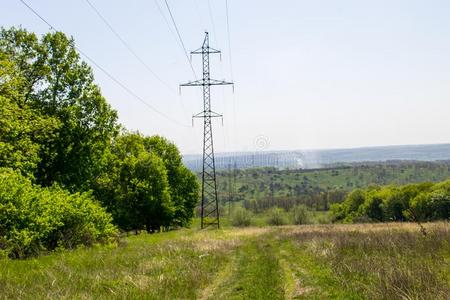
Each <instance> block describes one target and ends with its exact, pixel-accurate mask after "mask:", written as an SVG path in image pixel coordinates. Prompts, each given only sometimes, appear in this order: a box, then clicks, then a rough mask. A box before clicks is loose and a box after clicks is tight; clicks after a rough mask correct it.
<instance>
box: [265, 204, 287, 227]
mask: <svg viewBox="0 0 450 300" xmlns="http://www.w3.org/2000/svg"><path fill="white" fill-rule="evenodd" d="M267 223H268V224H269V225H273V226H280V225H284V224H286V219H285V217H284V210H282V209H281V208H279V207H274V208H272V209H270V210H269V217H268V219H267Z"/></svg>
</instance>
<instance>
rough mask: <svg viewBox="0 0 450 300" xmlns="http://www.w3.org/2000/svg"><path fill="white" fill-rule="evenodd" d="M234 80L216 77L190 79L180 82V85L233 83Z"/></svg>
mask: <svg viewBox="0 0 450 300" xmlns="http://www.w3.org/2000/svg"><path fill="white" fill-rule="evenodd" d="M232 84H234V82H230V81H225V80H216V79H209V80H205V79H200V80H194V81H188V82H186V83H182V84H180V86H204V85H232Z"/></svg>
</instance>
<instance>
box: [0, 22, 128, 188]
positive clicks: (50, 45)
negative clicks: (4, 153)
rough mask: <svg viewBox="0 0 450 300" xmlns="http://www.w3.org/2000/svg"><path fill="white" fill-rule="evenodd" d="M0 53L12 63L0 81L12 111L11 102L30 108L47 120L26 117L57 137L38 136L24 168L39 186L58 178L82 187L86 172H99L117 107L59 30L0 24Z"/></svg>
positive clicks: (93, 174)
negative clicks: (31, 157) (37, 32)
mask: <svg viewBox="0 0 450 300" xmlns="http://www.w3.org/2000/svg"><path fill="white" fill-rule="evenodd" d="M0 53H2V54H3V58H4V60H6V62H4V63H3V64H5V65H8V66H10V69H14V72H12V71H9V73H8V74H11V75H9V77H12V79H10V80H6V82H5V83H3V82H2V84H1V87H0V90H1V91H2V93H1V96H3V97H5V98H6V99H8V101H9V102H10V106H12V107H11V108H10V111H12V114H17V113H16V112H17V109H16V107H14V105H18V106H19V107H20V108H22V109H25V108H26V107H29V108H30V109H33V111H34V112H37V113H38V115H39V116H41V118H44V119H52V121H51V122H50V124H49V123H45V122H44V123H42V122H38V121H36V122H32V121H31V120H30V118H31V117H29V116H28V117H27V118H25V121H26V123H27V124H30V126H32V127H33V130H41V131H46V132H48V131H50V132H52V134H53V136H54V137H57V138H48V136H47V137H46V138H44V139H41V140H40V141H39V142H38V144H39V147H38V149H36V151H35V152H36V153H35V154H34V155H38V156H39V158H38V159H34V165H36V166H34V165H33V166H32V167H29V168H28V169H27V172H31V170H30V168H31V169H34V170H33V174H34V176H35V178H36V180H37V182H38V183H40V184H42V185H45V186H50V185H52V184H53V183H54V182H58V183H59V184H62V185H64V186H65V187H66V188H68V189H69V190H71V191H73V192H75V191H83V190H88V189H89V188H90V185H91V183H92V182H91V180H92V178H94V177H96V176H99V174H100V173H101V172H102V168H103V167H104V165H102V156H103V153H104V152H105V150H106V149H107V148H108V147H109V144H110V142H111V140H112V139H113V138H114V137H115V136H116V135H117V133H118V128H119V125H118V123H117V113H116V112H115V111H114V110H112V109H111V107H110V106H109V104H107V102H106V100H105V99H104V98H103V97H102V95H101V93H100V90H99V88H98V87H97V86H96V85H95V84H94V77H93V74H92V70H91V68H90V67H89V66H88V65H87V64H86V63H84V62H82V61H81V60H80V56H79V54H78V53H77V51H76V49H75V45H74V41H73V40H72V39H69V38H67V37H66V36H65V35H64V34H63V33H61V32H56V33H48V34H46V35H44V36H43V37H42V38H41V39H38V38H37V37H36V36H35V35H34V34H33V33H28V32H27V31H25V30H23V29H16V28H11V29H8V30H6V29H2V30H1V32H0ZM13 75H14V76H15V77H13ZM3 77H4V78H8V76H6V77H5V76H3ZM2 81H3V80H2ZM10 86H11V87H12V88H8V87H10ZM3 101H6V100H3ZM25 106H26V107H25ZM10 123H11V124H12V128H19V127H18V126H17V124H14V123H13V121H10ZM2 141H3V138H2ZM11 143H12V144H14V143H13V142H11ZM5 147H6V146H5ZM11 159H12V158H11ZM3 165H4V166H11V164H3Z"/></svg>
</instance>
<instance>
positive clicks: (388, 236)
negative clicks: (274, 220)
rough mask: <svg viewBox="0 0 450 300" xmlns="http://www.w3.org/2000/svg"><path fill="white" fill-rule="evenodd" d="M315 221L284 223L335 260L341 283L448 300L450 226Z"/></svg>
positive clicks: (377, 294) (377, 293)
mask: <svg viewBox="0 0 450 300" xmlns="http://www.w3.org/2000/svg"><path fill="white" fill-rule="evenodd" d="M424 226H425V228H426V229H427V232H428V234H427V235H426V236H424V235H423V234H422V233H421V232H420V227H419V226H418V225H417V224H411V223H388V224H356V225H314V226H302V227H289V228H285V230H284V231H283V232H282V234H281V236H280V238H283V239H290V240H293V241H295V243H296V244H297V246H298V247H300V248H306V249H307V251H308V252H309V253H311V254H313V255H314V256H315V257H317V258H318V259H320V260H322V261H324V262H326V263H327V264H328V265H331V268H332V270H333V272H334V273H335V274H336V276H337V278H338V279H339V281H340V283H341V285H342V286H344V287H346V288H347V289H351V290H355V291H357V293H359V294H361V295H365V297H368V298H369V299H449V296H448V295H450V288H449V278H450V277H449V275H450V264H449V258H450V244H449V241H450V226H449V224H448V223H433V224H425V225H424Z"/></svg>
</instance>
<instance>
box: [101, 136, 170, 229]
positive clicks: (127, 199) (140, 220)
mask: <svg viewBox="0 0 450 300" xmlns="http://www.w3.org/2000/svg"><path fill="white" fill-rule="evenodd" d="M95 195H96V196H97V197H98V198H99V199H100V200H101V201H102V202H103V203H104V205H105V206H106V207H107V208H108V210H109V211H110V212H111V213H112V215H113V217H114V221H115V222H116V223H117V225H118V226H119V227H120V228H121V229H123V230H127V231H128V230H140V229H144V228H145V229H146V230H147V231H148V232H152V231H158V230H159V229H160V227H161V226H163V227H168V226H170V225H171V222H172V220H173V217H174V212H175V208H174V205H173V202H172V200H171V197H170V186H169V180H168V176H167V170H166V168H165V165H164V162H163V160H162V159H161V158H160V157H159V156H158V155H157V154H156V153H154V152H149V151H147V150H146V148H145V144H144V138H143V137H142V136H141V135H140V134H138V133H124V134H122V135H120V136H119V137H118V138H117V139H116V140H115V141H114V144H113V146H112V147H111V151H110V153H109V154H108V171H107V172H105V173H103V174H102V175H101V176H100V177H99V178H98V179H97V181H96V187H95Z"/></svg>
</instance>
